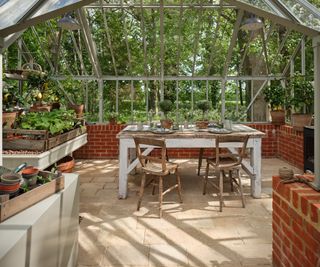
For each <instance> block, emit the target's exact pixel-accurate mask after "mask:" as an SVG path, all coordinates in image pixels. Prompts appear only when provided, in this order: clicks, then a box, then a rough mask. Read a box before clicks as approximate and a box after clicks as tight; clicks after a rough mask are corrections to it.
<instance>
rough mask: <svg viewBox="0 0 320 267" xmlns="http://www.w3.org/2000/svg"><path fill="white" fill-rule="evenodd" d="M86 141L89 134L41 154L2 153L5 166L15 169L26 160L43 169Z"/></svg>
mask: <svg viewBox="0 0 320 267" xmlns="http://www.w3.org/2000/svg"><path fill="white" fill-rule="evenodd" d="M86 143H87V134H82V135H80V136H78V137H76V138H74V139H72V140H69V141H68V142H65V143H63V144H61V145H59V146H56V147H54V148H52V149H50V150H48V151H45V152H43V153H41V154H2V159H3V166H4V167H6V168H8V169H14V168H16V167H17V166H18V165H20V164H21V163H23V162H26V163H27V164H28V165H32V166H35V167H37V168H39V169H41V170H43V169H45V168H47V167H49V166H50V165H52V164H54V163H56V162H57V161H58V160H59V159H62V158H63V157H65V156H67V155H68V154H70V153H72V152H73V151H75V150H77V149H78V148H80V147H82V146H83V145H85V144H86Z"/></svg>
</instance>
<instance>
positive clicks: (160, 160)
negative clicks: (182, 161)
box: [134, 137, 182, 218]
mask: <svg viewBox="0 0 320 267" xmlns="http://www.w3.org/2000/svg"><path fill="white" fill-rule="evenodd" d="M134 142H135V145H136V151H137V156H138V158H139V161H140V164H141V166H142V170H143V176H142V180H141V186H140V196H139V200H138V204H137V210H139V209H140V205H141V201H142V197H143V193H144V188H145V187H146V186H147V185H149V184H151V183H152V184H153V189H152V194H154V191H155V186H156V185H158V186H159V217H160V218H161V217H162V202H163V196H164V195H165V194H167V193H168V192H170V191H171V190H173V189H175V188H177V190H178V195H179V199H180V203H182V195H181V182H180V176H179V172H178V164H176V163H172V162H169V161H168V160H167V156H166V155H167V154H166V151H167V149H166V143H165V140H164V139H154V138H145V137H134ZM141 145H147V146H154V147H158V148H161V155H160V157H156V156H149V155H147V156H145V155H143V152H142V149H141ZM170 174H175V176H176V184H175V185H173V186H171V187H170V188H168V189H167V190H165V191H164V192H163V177H164V176H167V175H170ZM147 175H152V176H153V177H154V178H153V179H151V180H150V181H149V182H148V184H147V185H146V176H147ZM155 179H158V180H159V181H158V183H156V182H155V181H154V180H155Z"/></svg>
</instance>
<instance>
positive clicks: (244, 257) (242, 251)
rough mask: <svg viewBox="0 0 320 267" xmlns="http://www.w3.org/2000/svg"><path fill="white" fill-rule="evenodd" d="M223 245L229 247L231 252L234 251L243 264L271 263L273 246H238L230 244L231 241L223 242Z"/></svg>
mask: <svg viewBox="0 0 320 267" xmlns="http://www.w3.org/2000/svg"><path fill="white" fill-rule="evenodd" d="M221 244H222V245H224V246H226V247H228V248H229V249H230V251H233V253H236V254H237V255H238V257H239V260H240V261H241V263H245V262H246V263H248V262H252V261H255V262H263V263H265V262H268V263H271V258H272V252H271V249H270V247H271V244H260V243H249V244H247V243H245V244H242V245H237V244H233V243H230V242H229V241H222V242H221Z"/></svg>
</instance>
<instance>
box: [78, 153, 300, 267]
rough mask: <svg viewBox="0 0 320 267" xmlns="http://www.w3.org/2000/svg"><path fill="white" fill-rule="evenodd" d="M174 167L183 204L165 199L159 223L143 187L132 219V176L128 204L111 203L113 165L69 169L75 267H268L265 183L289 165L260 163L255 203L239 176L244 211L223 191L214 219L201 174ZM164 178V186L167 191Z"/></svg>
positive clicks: (191, 163)
mask: <svg viewBox="0 0 320 267" xmlns="http://www.w3.org/2000/svg"><path fill="white" fill-rule="evenodd" d="M177 162H178V163H179V164H181V167H180V170H181V178H182V187H183V203H182V204H180V203H179V202H178V196H177V194H176V193H175V192H174V191H173V192H171V193H170V194H168V195H166V196H165V198H164V200H165V202H164V205H163V210H164V212H163V218H162V219H158V209H157V207H158V203H157V195H154V196H153V195H152V194H151V187H149V188H147V189H146V192H145V196H144V199H143V201H142V207H141V209H140V211H136V203H137V199H138V189H139V183H140V178H141V176H140V171H139V169H138V170H137V171H136V173H134V174H131V175H130V177H129V182H128V188H129V196H128V198H127V199H125V200H118V198H117V190H118V184H117V183H118V162H117V160H83V161H78V162H77V173H79V175H80V183H81V185H80V189H81V190H80V192H81V193H80V215H81V216H83V220H82V221H81V224H80V234H79V265H78V266H79V267H83V266H92V267H96V266H103V267H107V266H114V267H120V266H123V267H129V266H130V267H138V266H139V267H147V266H150V267H151V266H165V267H171V266H172V267H173V266H174V267H177V266H194V267H196V266H197V267H199V266H209V267H213V266H232V267H237V266H252V267H254V266H272V264H271V254H272V247H271V246H272V236H271V233H272V232H271V231H272V225H271V216H272V214H271V212H272V199H271V194H272V190H271V183H272V175H274V174H277V172H278V169H279V167H282V166H289V165H288V164H287V163H285V162H283V161H281V160H279V159H264V160H263V163H262V164H263V167H262V172H263V174H262V176H263V179H262V186H263V188H262V192H263V193H262V197H261V199H253V198H252V197H251V196H250V179H249V178H248V177H247V176H246V175H243V185H244V192H245V194H246V208H242V207H241V200H240V198H239V196H238V195H237V194H236V193H231V192H230V190H228V185H226V193H225V194H224V200H225V207H224V209H223V212H219V211H218V210H219V202H218V198H217V195H216V192H215V191H214V190H213V189H212V188H210V187H208V190H207V191H208V194H207V195H202V177H203V176H202V175H203V174H204V171H203V170H202V173H201V176H197V175H196V171H197V170H196V169H197V161H196V160H177ZM290 167H292V166H290ZM295 171H296V172H297V170H295ZM170 178H171V177H168V179H166V181H165V185H166V184H167V185H170V182H171V180H173V179H170Z"/></svg>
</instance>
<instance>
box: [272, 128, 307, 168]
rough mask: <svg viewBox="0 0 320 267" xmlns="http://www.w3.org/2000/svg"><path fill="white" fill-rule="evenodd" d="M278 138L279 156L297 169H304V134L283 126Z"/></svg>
mask: <svg viewBox="0 0 320 267" xmlns="http://www.w3.org/2000/svg"><path fill="white" fill-rule="evenodd" d="M278 136H279V137H278V142H279V149H278V156H279V157H280V158H282V159H284V160H286V161H288V162H290V163H291V164H292V165H294V166H296V167H297V168H300V169H303V155H304V153H303V132H299V131H295V130H293V129H292V127H291V126H288V125H283V126H281V127H280V128H279V133H278Z"/></svg>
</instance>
